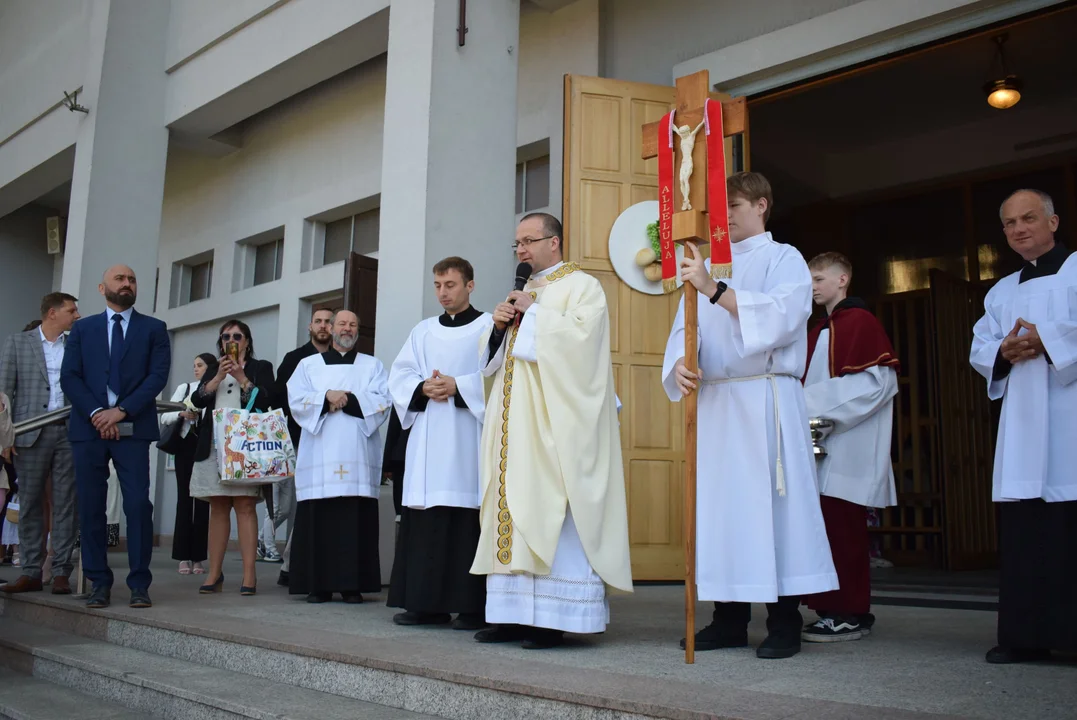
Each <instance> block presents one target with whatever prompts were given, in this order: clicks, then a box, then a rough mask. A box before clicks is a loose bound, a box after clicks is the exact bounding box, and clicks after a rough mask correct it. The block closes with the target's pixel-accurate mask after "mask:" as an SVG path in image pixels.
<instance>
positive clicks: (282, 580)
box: [277, 570, 288, 587]
mask: <svg viewBox="0 0 1077 720" xmlns="http://www.w3.org/2000/svg"><path fill="white" fill-rule="evenodd" d="M277 584H278V585H280V586H281V587H288V571H287V570H281V571H280V575H278V576H277Z"/></svg>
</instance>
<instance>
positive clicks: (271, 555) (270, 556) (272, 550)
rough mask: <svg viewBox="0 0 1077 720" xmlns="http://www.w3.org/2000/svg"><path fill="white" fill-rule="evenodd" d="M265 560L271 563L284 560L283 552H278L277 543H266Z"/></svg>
mask: <svg viewBox="0 0 1077 720" xmlns="http://www.w3.org/2000/svg"><path fill="white" fill-rule="evenodd" d="M263 560H265V561H266V562H271V563H282V562H284V558H283V557H281V554H280V553H279V552H277V546H276V545H266V550H265V557H264V558H263Z"/></svg>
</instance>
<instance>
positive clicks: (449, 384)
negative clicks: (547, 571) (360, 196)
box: [388, 257, 493, 630]
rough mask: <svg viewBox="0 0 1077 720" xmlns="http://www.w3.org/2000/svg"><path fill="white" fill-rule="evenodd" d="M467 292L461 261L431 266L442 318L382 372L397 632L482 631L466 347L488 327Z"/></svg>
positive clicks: (479, 396) (477, 386)
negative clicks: (396, 421)
mask: <svg viewBox="0 0 1077 720" xmlns="http://www.w3.org/2000/svg"><path fill="white" fill-rule="evenodd" d="M474 287H475V281H474V270H473V269H472V267H471V263H469V262H468V261H467V260H464V259H463V258H459V257H450V258H446V259H444V260H442V261H440V262H439V263H438V264H437V265H435V266H434V290H435V292H436V293H437V296H438V301H439V302H440V303H441V305H442V307H443V308H444V309H445V312H444V313H443V314H442V315H440V316H438V317H432V318H428V319H426V320H423V321H422V322H421V323H419V324H418V325H416V326H415V328H414V329H413V330H412V331H411V334H410V335H409V336H408V340H407V342H405V343H404V347H403V348H401V350H400V353H399V354H398V355H397V357H396V360H394V361H393V365H392V368H391V369H390V370H389V390H390V392H391V394H392V397H393V403H394V405H395V407H396V412H397V416H398V417H399V418H400V426H401V431H403V432H408V439H407V450H406V452H405V462H404V477H403V488H402V490H403V492H402V495H401V508H400V533H399V535H398V537H397V543H396V555H395V559H394V560H393V573H392V579H391V581H390V583H389V601H388V605H389V607H399V608H404V610H405V612H403V613H399V614H397V615H396V616H394V617H393V622H395V623H397V624H398V625H440V624H444V623H448V622H450V621H451V622H452V623H453V628H454V629H458V630H478V629H480V628H481V627H483V625H484V624H485V623H484V622H483V613H484V610H485V605H486V582H485V579H484V578H482V577H481V576H477V575H472V574H471V572H470V570H471V563H472V562H473V561H474V559H475V548H476V547H477V546H478V542H479V509H478V508H479V437H480V434H481V433H482V419H483V415H484V413H485V391H484V388H483V381H484V378H483V375H482V368H480V367H479V357H478V354H477V353H476V348H477V347H478V346H479V342H480V339H482V338H484V337H486V336H488V335H489V331H490V328H491V327H492V326H493V318H492V317H491V316H490V315H489V314H488V313H483V312H479V311H478V310H476V309H475V308H473V307H472V306H471V292H472V290H473V289H474ZM397 482H399V480H397ZM450 613H457V617H456V619H455V620H453V618H452V617H451V615H450Z"/></svg>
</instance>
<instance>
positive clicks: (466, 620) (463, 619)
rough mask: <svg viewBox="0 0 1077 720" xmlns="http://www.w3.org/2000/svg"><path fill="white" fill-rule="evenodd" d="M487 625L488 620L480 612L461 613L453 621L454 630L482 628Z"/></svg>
mask: <svg viewBox="0 0 1077 720" xmlns="http://www.w3.org/2000/svg"><path fill="white" fill-rule="evenodd" d="M484 627H486V620H485V619H484V618H483V616H482V615H480V614H478V613H460V614H459V615H457V616H456V619H455V620H453V621H452V629H453V630H481V629H483V628H484Z"/></svg>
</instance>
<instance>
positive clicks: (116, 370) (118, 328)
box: [108, 314, 123, 397]
mask: <svg viewBox="0 0 1077 720" xmlns="http://www.w3.org/2000/svg"><path fill="white" fill-rule="evenodd" d="M122 322H123V316H122V315H118V314H117V315H113V316H112V345H111V348H110V350H109V359H108V386H109V388H111V389H112V392H114V393H116V397H119V396H120V358H121V357H123V325H122V324H121V323H122Z"/></svg>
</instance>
